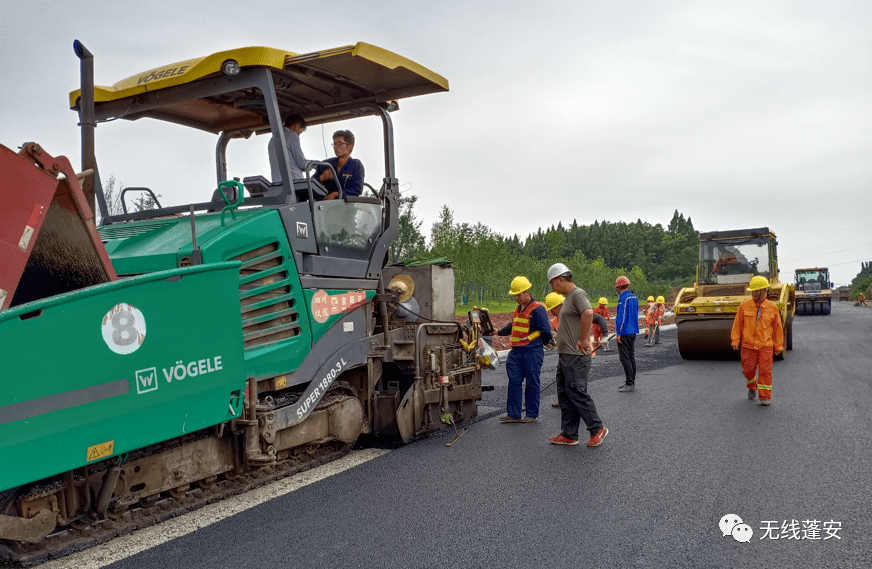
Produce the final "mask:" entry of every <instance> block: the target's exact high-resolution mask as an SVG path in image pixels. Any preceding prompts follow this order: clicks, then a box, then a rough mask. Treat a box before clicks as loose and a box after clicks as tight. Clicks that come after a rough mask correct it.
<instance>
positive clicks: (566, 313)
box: [548, 263, 609, 447]
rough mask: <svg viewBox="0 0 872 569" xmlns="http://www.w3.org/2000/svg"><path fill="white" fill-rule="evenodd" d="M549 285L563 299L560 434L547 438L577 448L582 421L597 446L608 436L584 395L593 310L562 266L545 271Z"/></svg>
mask: <svg viewBox="0 0 872 569" xmlns="http://www.w3.org/2000/svg"><path fill="white" fill-rule="evenodd" d="M548 282H550V283H551V288H552V290H554V292H556V293H558V294H562V295H563V296H565V297H566V298H565V300H564V301H563V306H562V307H561V309H560V314H559V316H558V317H557V354H558V356H557V358H558V359H557V402H558V403H560V430H561V432H560V434H559V435H557V436H554V437H549V439H548V440H550V441H551V442H552V443H553V444H556V445H568V446H575V445H578V427H579V424H580V423H581V421H582V420H583V421H584V424H585V426H586V427H587V430H588V432H590V440H589V441H588V442H587V446H589V447H595V446H599V445H600V444H601V443H602V442H603V439H604V438H605V437H606V435H607V434H609V430H608V429H607V428H606V427H604V426H603V422H602V420H601V419H600V417H599V415H598V414H597V412H596V405H594V403H593V399H592V398H591V396H590V394H589V393H588V392H587V374H588V373H589V372H590V354H591V348H590V326H591V322H593V309H591V307H590V300H588V298H587V293H585V292H584V291H583V290H582V289H581V288H579V287H577V286H575V283H573V282H572V272H571V271H570V270H569V268H568V267H567V266H566V265H564V264H563V263H556V264H554V265H552V266H551V268H550V269H548Z"/></svg>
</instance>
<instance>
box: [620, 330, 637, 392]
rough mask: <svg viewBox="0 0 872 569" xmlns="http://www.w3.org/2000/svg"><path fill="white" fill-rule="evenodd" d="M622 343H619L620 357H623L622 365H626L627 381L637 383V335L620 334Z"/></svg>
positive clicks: (632, 383)
mask: <svg viewBox="0 0 872 569" xmlns="http://www.w3.org/2000/svg"><path fill="white" fill-rule="evenodd" d="M620 338H621V343H620V344H618V357H619V358H620V359H621V365H622V366H624V375H625V376H626V377H627V383H628V384H630V385H635V383H636V335H635V334H630V335H629V336H620Z"/></svg>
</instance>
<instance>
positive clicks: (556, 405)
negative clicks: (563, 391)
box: [551, 401, 560, 407]
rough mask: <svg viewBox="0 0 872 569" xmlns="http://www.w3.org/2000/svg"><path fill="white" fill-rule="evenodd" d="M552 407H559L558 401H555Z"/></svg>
mask: <svg viewBox="0 0 872 569" xmlns="http://www.w3.org/2000/svg"><path fill="white" fill-rule="evenodd" d="M551 406H552V407H560V401H555V402H554V403H552V404H551Z"/></svg>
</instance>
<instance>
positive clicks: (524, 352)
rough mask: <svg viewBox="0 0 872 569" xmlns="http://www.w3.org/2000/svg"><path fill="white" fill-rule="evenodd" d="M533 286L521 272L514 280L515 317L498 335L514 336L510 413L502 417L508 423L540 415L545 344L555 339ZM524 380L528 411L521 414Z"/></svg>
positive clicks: (509, 368)
mask: <svg viewBox="0 0 872 569" xmlns="http://www.w3.org/2000/svg"><path fill="white" fill-rule="evenodd" d="M532 286H533V285H532V284H531V283H530V280H529V279H528V278H527V277H523V276H518V277H515V278H514V280H512V286H511V288H510V290H509V294H510V295H512V296H513V297H514V298H515V302H517V303H518V306H516V307H515V311H514V312H513V313H512V321H511V322H509V323H508V324H506V326H505V327H503V328H502V329H501V330H500V331H499V332H497V335H498V336H511V338H510V342H511V346H512V351H511V352H509V357H508V358H507V359H506V373H507V374H508V376H509V390H508V395H507V397H506V415H505V416H503V417H500V421H502V422H504V423H532V422H533V421H535V420H536V417H538V416H539V385H540V382H539V372H541V371H542V361H543V360H544V359H545V352H544V349H543V346H544V345H545V344H547V343H549V342H550V341H551V338H552V334H551V325H550V324H549V323H548V314H547V312H546V311H545V307H544V306H543V305H542V303H541V302H537V301H536V300H534V299H533V297H532V296H531V295H530V288H532ZM524 380H526V382H527V384H526V387H525V388H524V389H523V394H524V396H523V401H524V404H525V406H526V408H527V412H526V413H525V415H524V417H521V400H522V397H521V393H522V384H523V383H524Z"/></svg>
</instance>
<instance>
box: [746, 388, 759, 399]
mask: <svg viewBox="0 0 872 569" xmlns="http://www.w3.org/2000/svg"><path fill="white" fill-rule="evenodd" d="M755 397H757V390H756V389H749V390H748V399H754V398H755Z"/></svg>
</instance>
